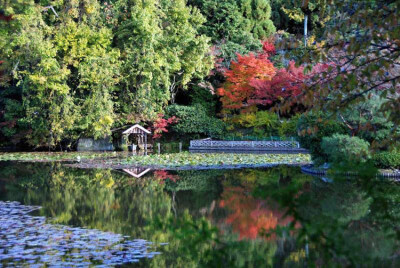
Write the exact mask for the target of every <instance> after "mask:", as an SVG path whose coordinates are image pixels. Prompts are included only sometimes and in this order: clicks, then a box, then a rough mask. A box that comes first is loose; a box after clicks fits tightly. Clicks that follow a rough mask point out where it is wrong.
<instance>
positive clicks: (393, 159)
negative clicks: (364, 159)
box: [372, 151, 400, 168]
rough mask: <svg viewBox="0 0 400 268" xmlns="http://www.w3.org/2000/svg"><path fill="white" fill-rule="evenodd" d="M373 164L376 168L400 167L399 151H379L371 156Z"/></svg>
mask: <svg viewBox="0 0 400 268" xmlns="http://www.w3.org/2000/svg"><path fill="white" fill-rule="evenodd" d="M372 160H373V162H374V164H375V166H376V167H378V168H400V152H398V151H390V152H380V153H377V154H375V155H374V156H373V158H372Z"/></svg>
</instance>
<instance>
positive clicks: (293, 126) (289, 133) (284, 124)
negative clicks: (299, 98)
mask: <svg viewBox="0 0 400 268" xmlns="http://www.w3.org/2000/svg"><path fill="white" fill-rule="evenodd" d="M299 118H300V114H298V115H295V116H293V117H292V118H290V119H288V120H284V121H281V123H280V124H279V128H278V134H279V136H280V137H295V136H296V135H297V123H298V121H299Z"/></svg>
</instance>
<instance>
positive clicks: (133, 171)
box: [123, 167, 151, 178]
mask: <svg viewBox="0 0 400 268" xmlns="http://www.w3.org/2000/svg"><path fill="white" fill-rule="evenodd" d="M150 170H151V169H150V168H142V167H138V168H130V169H123V171H125V172H126V173H128V174H129V175H131V176H132V177H135V178H140V177H142V176H143V175H144V174H146V173H147V172H149V171H150Z"/></svg>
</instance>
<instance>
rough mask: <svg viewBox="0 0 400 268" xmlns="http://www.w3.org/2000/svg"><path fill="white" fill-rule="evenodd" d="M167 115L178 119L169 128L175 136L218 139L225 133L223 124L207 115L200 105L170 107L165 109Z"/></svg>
mask: <svg viewBox="0 0 400 268" xmlns="http://www.w3.org/2000/svg"><path fill="white" fill-rule="evenodd" d="M167 115H170V116H176V117H177V118H179V119H178V121H177V123H176V124H174V125H173V126H172V127H171V129H172V131H174V132H175V134H181V135H188V136H190V137H204V136H208V137H214V138H218V137H221V136H222V135H223V134H224V132H225V124H224V122H223V121H221V120H219V119H216V118H214V117H211V116H210V115H208V114H207V111H206V109H205V108H204V107H203V106H201V105H194V106H182V105H171V106H169V107H168V108H167Z"/></svg>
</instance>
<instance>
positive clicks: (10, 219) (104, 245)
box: [0, 201, 160, 267]
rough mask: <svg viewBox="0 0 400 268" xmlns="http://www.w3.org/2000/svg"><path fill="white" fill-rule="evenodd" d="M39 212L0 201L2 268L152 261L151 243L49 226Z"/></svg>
mask: <svg viewBox="0 0 400 268" xmlns="http://www.w3.org/2000/svg"><path fill="white" fill-rule="evenodd" d="M38 209H40V207H37V206H24V205H21V204H20V203H19V202H2V201H0V222H1V224H0V267H1V266H2V265H5V266H24V265H29V266H35V267H36V266H38V267H42V266H46V267H53V266H54V267H71V266H76V267H87V266H96V267H108V266H114V265H122V264H127V263H134V262H138V261H139V260H140V259H142V258H153V257H154V256H155V255H157V254H160V253H159V252H149V250H150V247H151V245H152V243H151V242H148V241H146V240H142V239H135V240H128V237H125V236H122V235H120V234H115V233H111V232H103V231H100V230H95V229H85V228H79V227H70V226H64V225H54V224H47V223H46V218H45V217H37V216H31V215H29V213H30V212H32V211H35V210H38Z"/></svg>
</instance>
